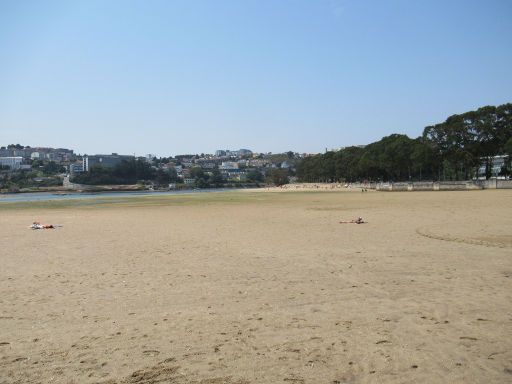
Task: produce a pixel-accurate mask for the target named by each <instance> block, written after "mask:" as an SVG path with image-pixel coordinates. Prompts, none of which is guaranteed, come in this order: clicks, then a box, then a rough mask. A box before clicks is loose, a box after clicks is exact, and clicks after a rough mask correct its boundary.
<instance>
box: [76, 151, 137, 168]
mask: <svg viewBox="0 0 512 384" xmlns="http://www.w3.org/2000/svg"><path fill="white" fill-rule="evenodd" d="M133 159H134V157H133V156H130V155H128V156H126V155H118V154H117V153H113V154H111V155H93V156H84V158H83V160H82V163H83V170H84V172H89V170H90V169H91V168H92V167H94V166H98V165H99V166H101V167H105V168H113V167H115V166H116V165H117V164H121V162H122V161H123V160H126V161H131V160H133Z"/></svg>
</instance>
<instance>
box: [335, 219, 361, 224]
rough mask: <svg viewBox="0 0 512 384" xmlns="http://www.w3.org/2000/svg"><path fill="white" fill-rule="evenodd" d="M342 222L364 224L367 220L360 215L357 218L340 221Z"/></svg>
mask: <svg viewBox="0 0 512 384" xmlns="http://www.w3.org/2000/svg"><path fill="white" fill-rule="evenodd" d="M340 223H341V224H364V223H365V221H364V220H363V218H362V217H358V218H357V219H354V220H350V221H340Z"/></svg>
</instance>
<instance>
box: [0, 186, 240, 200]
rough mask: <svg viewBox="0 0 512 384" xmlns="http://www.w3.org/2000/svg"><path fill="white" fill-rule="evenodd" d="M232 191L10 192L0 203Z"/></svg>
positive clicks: (2, 197) (2, 196)
mask: <svg viewBox="0 0 512 384" xmlns="http://www.w3.org/2000/svg"><path fill="white" fill-rule="evenodd" d="M226 190H229V191H233V190H234V189H198V190H185V191H156V192H155V191H126V192H94V193H69V194H66V195H62V194H56V193H54V192H36V193H12V194H5V195H0V204H1V203H15V202H29V201H51V200H71V199H95V198H99V197H130V196H162V195H184V194H190V193H212V192H222V191H226Z"/></svg>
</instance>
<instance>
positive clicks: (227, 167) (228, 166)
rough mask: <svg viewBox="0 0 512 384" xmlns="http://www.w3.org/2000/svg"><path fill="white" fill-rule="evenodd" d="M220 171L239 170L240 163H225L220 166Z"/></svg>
mask: <svg viewBox="0 0 512 384" xmlns="http://www.w3.org/2000/svg"><path fill="white" fill-rule="evenodd" d="M219 169H223V170H230V169H238V163H237V162H236V161H223V162H222V164H221V165H219Z"/></svg>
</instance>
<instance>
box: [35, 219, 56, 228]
mask: <svg viewBox="0 0 512 384" xmlns="http://www.w3.org/2000/svg"><path fill="white" fill-rule="evenodd" d="M29 228H30V229H55V226H54V225H53V224H41V223H40V222H38V221H34V222H33V223H32V225H31V226H30V227H29Z"/></svg>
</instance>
